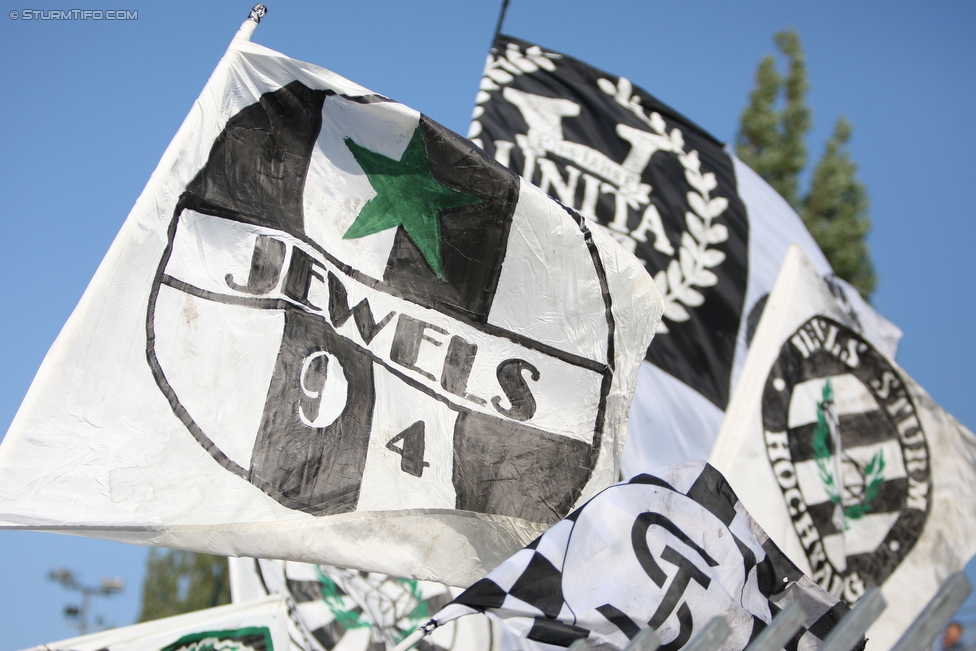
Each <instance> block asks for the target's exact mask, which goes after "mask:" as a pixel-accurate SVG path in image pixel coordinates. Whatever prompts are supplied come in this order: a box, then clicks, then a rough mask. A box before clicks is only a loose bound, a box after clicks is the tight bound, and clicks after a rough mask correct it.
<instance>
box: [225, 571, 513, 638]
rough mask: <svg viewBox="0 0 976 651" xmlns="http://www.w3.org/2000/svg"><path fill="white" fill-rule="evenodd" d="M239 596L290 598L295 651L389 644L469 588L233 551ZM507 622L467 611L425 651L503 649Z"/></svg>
mask: <svg viewBox="0 0 976 651" xmlns="http://www.w3.org/2000/svg"><path fill="white" fill-rule="evenodd" d="M228 560H229V561H230V581H231V594H232V597H233V600H234V603H246V602H248V601H252V600H254V599H259V598H262V597H265V596H267V595H274V594H278V595H281V596H283V597H285V598H286V600H287V602H288V606H289V616H290V627H289V635H290V638H291V650H292V651H332V650H333V649H341V650H343V651H382V650H383V649H392V648H393V647H394V646H396V644H397V643H398V642H400V641H402V639H403V638H404V637H406V635H407V634H409V633H411V632H413V630H414V629H416V628H417V627H418V626H420V625H421V624H424V623H425V622H427V620H429V619H430V617H431V616H432V615H433V614H434V613H436V612H437V611H439V610H440V609H441V608H442V607H443V606H445V605H446V604H447V603H449V602H450V601H451V600H452V599H453V598H454V597H455V596H457V595H458V594H459V593H460V592H461V590H460V589H458V588H453V589H451V588H448V587H447V586H445V585H442V584H439V583H432V582H429V581H418V580H416V579H398V578H394V577H391V576H387V575H385V574H377V573H375V572H359V571H357V570H346V569H341V568H337V567H331V566H328V565H314V564H311V563H296V562H292V561H276V560H264V559H256V558H231V559H228ZM501 637H502V632H501V627H500V626H498V625H497V624H496V623H494V622H492V621H491V620H489V619H488V618H487V617H465V618H464V619H460V620H458V621H456V622H452V623H451V624H450V625H448V626H446V627H444V628H442V629H438V630H437V631H436V633H435V634H434V635H431V636H430V637H429V638H427V639H426V640H425V641H424V643H423V644H422V645H421V646H420V648H421V649H422V650H423V651H499V650H500V649H503V648H504V647H502V646H501Z"/></svg>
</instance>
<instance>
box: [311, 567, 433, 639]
mask: <svg viewBox="0 0 976 651" xmlns="http://www.w3.org/2000/svg"><path fill="white" fill-rule="evenodd" d="M315 574H316V576H317V578H318V580H319V584H320V585H319V588H320V591H321V593H322V600H323V601H325V603H326V605H328V606H329V610H331V611H332V615H333V616H334V617H335V620H336V622H338V623H339V624H342V626H344V627H345V628H347V629H353V628H367V627H369V628H372V627H373V624H372V623H371V622H370V621H369V620H367V619H364V618H363V617H362V615H361V614H360V613H357V612H356V611H355V609H350V608H349V607H348V604H347V603H346V599H345V598H344V595H343V594H342V593H341V592H340V590H339V586H337V585H336V583H335V581H333V580H332V579H331V578H329V576H328V575H326V574H325V572H323V571H322V569H321V568H319V567H318V566H316V568H315ZM391 578H392V577H391ZM395 581H396V582H397V583H399V584H400V585H402V586H403V587H404V588H406V590H407V592H409V593H410V596H411V598H413V600H414V601H415V602H416V603H417V606H416V607H415V608H414V609H413V610H411V611H410V612H409V613H407V614H406V615H405V616H404V617H403V619H406V620H407V621H409V622H411V623H413V626H411V627H409V628H405V629H401V628H399V627H396V632H395V633H394V634H393V638H394V642H395V643H400V642H401V641H403V639H404V638H406V637H407V636H408V635H410V634H411V633H413V632H414V631H415V630H416V629H417V626H418V625H419V624H421V623H422V622H425V621H427V619H429V618H430V615H431V613H430V612H429V608H428V606H427V602H426V601H424V598H423V595H422V594H421V592H420V582H419V581H417V580H416V579H402V578H395Z"/></svg>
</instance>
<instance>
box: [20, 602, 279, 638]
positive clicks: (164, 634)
mask: <svg viewBox="0 0 976 651" xmlns="http://www.w3.org/2000/svg"><path fill="white" fill-rule="evenodd" d="M287 625H288V611H287V609H286V607H285V601H284V599H282V597H281V596H280V595H271V596H268V597H264V598H263V599H257V600H255V601H250V602H248V603H243V604H231V605H228V606H219V607H217V608H208V609H206V610H198V611H197V612H194V613H187V614H186V615H177V616H175V617H164V618H163V619H157V620H154V621H151V622H143V623H142V624H134V625H132V626H123V627H122V628H113V629H110V630H107V631H101V632H99V633H92V634H90V635H82V636H81V637H73V638H70V639H67V640H61V641H60V642H50V643H48V644H42V645H40V646H36V647H33V648H31V649H30V650H29V651H200V650H201V649H214V650H217V649H223V650H226V651H232V650H233V651H288V631H287ZM25 651H27V650H25Z"/></svg>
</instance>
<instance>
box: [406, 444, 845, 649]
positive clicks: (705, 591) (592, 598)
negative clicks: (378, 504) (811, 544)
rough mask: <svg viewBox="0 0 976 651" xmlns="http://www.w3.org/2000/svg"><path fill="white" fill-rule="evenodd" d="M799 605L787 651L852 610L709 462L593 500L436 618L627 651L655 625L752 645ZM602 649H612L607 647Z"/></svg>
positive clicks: (665, 631) (685, 637)
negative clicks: (479, 621)
mask: <svg viewBox="0 0 976 651" xmlns="http://www.w3.org/2000/svg"><path fill="white" fill-rule="evenodd" d="M793 602H799V603H800V604H801V606H802V608H803V609H804V612H805V613H806V619H805V623H804V626H803V627H802V628H801V630H800V631H799V632H798V633H797V635H796V637H795V638H794V639H793V641H792V642H791V643H790V644H788V645H787V648H788V649H800V650H808V649H815V648H817V646H818V645H819V642H820V641H821V640H822V639H823V638H824V637H826V635H827V633H828V632H829V631H830V630H831V629H832V628H833V626H834V624H836V623H837V622H838V621H839V620H840V618H841V617H843V615H844V614H845V613H846V612H847V610H848V608H847V606H845V605H844V604H843V603H842V602H840V601H838V600H837V599H835V598H833V597H831V596H830V595H829V594H827V592H826V591H824V590H823V589H821V588H820V587H819V586H817V585H816V584H815V583H813V582H812V581H811V580H810V579H809V578H808V577H806V576H804V575H803V574H802V573H801V572H800V571H799V570H798V569H797V568H796V566H795V565H794V564H793V563H792V562H790V560H789V559H788V558H787V557H786V556H784V555H783V553H782V552H781V551H780V550H779V549H778V548H777V547H776V545H775V544H774V543H773V542H772V541H771V540H770V539H769V538H768V537H767V536H766V534H765V533H764V532H763V531H762V529H760V528H759V527H758V526H757V525H756V523H755V521H754V520H753V519H752V517H751V516H750V515H749V513H748V512H747V511H746V510H745V509H744V508H743V507H742V504H741V503H740V502H739V500H738V499H737V498H736V496H735V493H733V492H732V489H731V488H730V487H729V484H728V483H727V482H726V481H725V479H724V478H723V477H722V475H721V474H720V473H719V472H718V471H716V470H715V469H714V468H713V467H711V466H709V465H708V464H706V463H705V462H704V461H691V462H688V463H685V464H681V465H677V466H671V467H668V468H664V469H662V470H660V471H656V473H655V474H641V475H638V476H637V477H634V478H633V479H631V480H630V481H629V482H626V483H621V484H616V485H614V486H611V487H609V488H607V489H605V490H604V491H602V492H600V493H599V494H598V495H596V496H595V497H594V498H593V499H592V500H590V501H589V502H588V503H587V504H585V505H584V506H583V507H581V508H580V509H578V510H576V511H574V512H573V513H572V514H571V515H570V516H569V517H567V518H566V519H565V520H563V521H561V522H560V523H558V524H557V525H555V526H553V527H552V528H551V529H550V530H549V531H547V532H546V533H544V534H543V535H542V536H540V537H539V538H538V539H537V540H535V541H534V542H533V543H532V544H530V545H529V546H527V547H526V548H525V549H523V550H522V551H520V552H518V553H517V554H515V555H514V556H512V557H511V558H510V559H509V560H507V561H505V563H503V564H502V565H500V566H499V567H498V568H496V569H495V570H494V571H492V572H491V573H490V574H488V576H486V577H485V578H484V579H482V580H480V581H478V582H477V583H475V584H474V585H472V586H471V587H470V588H468V589H467V590H465V591H464V592H463V593H462V594H461V595H460V596H459V597H458V598H457V599H455V601H454V602H453V603H451V604H449V605H448V606H446V607H445V608H444V609H443V610H442V611H441V612H440V613H438V614H437V615H435V616H434V617H433V620H432V623H430V624H428V625H425V630H430V629H433V632H434V633H436V631H437V626H440V625H444V624H445V623H447V622H450V621H452V620H453V619H455V618H459V617H464V616H466V615H469V614H471V613H476V612H484V613H487V614H488V615H489V616H491V617H494V618H497V619H499V620H500V621H501V622H503V623H504V624H505V625H506V626H507V627H509V628H510V629H512V630H513V631H516V632H517V633H519V634H520V635H522V636H524V637H526V638H529V639H532V640H538V641H540V642H545V643H547V644H553V645H559V646H569V645H570V644H571V643H572V642H573V641H575V640H576V639H578V638H586V639H587V640H588V641H589V642H590V643H591V644H593V645H596V646H597V648H611V649H623V648H625V647H626V646H627V645H628V643H629V641H630V640H631V639H633V638H634V637H635V636H636V635H637V634H638V633H639V632H640V630H641V629H644V628H652V629H655V630H656V631H657V634H658V636H659V638H660V639H661V641H662V642H663V646H662V647H661V648H662V649H669V650H677V649H680V648H682V647H683V646H684V645H685V644H686V643H688V642H689V640H691V639H692V638H693V637H694V635H695V634H697V633H698V632H700V631H701V630H702V628H703V627H704V626H705V625H706V624H707V623H708V622H709V621H711V620H712V618H714V617H718V616H721V617H724V618H725V620H726V622H727V623H728V624H729V626H730V628H731V629H732V634H731V636H730V637H729V639H728V640H727V641H726V642H725V643H724V644H723V646H722V647H720V648H722V649H727V650H731V649H739V650H741V649H744V648H745V647H746V646H747V645H748V643H749V641H750V640H751V639H753V638H754V637H755V636H756V635H757V634H758V633H759V632H760V631H761V630H762V629H763V628H765V626H766V625H767V624H768V623H769V622H770V621H771V619H772V617H774V616H775V615H776V613H777V612H779V611H780V610H782V609H783V608H785V607H786V606H788V605H789V604H791V603H793ZM604 645H605V646H604Z"/></svg>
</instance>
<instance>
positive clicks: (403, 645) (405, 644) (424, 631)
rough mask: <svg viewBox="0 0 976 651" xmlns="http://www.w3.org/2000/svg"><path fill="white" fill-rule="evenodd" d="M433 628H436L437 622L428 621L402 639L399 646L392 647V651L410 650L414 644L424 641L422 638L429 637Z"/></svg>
mask: <svg viewBox="0 0 976 651" xmlns="http://www.w3.org/2000/svg"><path fill="white" fill-rule="evenodd" d="M435 628H437V622H435V621H434V620H430V621H429V622H427V623H426V624H424V625H423V626H420V627H418V628H417V630H415V631H414V632H413V633H411V634H410V635H408V636H407V637H405V638H403V640H402V641H401V642H400V644H398V645H396V646H395V647H393V651H407V649H410V648H412V647H413V645H414V644H416V643H417V642H420V641H421V640H422V639H424V637H426V636H427V635H430V633H431V631H433V630H434V629H435Z"/></svg>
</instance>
